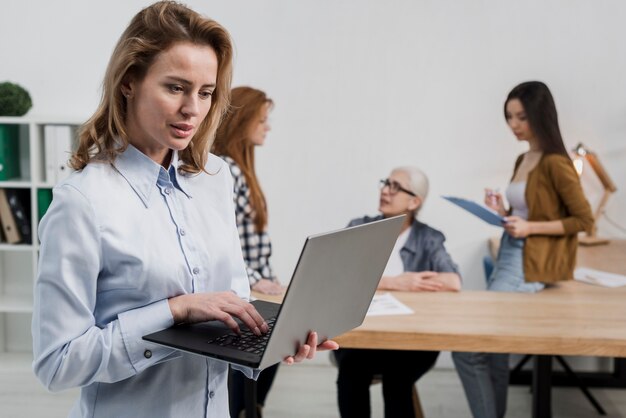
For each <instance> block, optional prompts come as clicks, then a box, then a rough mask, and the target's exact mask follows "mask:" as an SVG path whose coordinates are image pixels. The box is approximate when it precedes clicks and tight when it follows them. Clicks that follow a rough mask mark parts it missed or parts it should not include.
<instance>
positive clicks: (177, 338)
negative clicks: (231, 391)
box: [143, 300, 281, 369]
mask: <svg viewBox="0 0 626 418" xmlns="http://www.w3.org/2000/svg"><path fill="white" fill-rule="evenodd" d="M252 304H253V305H254V307H255V308H256V310H257V311H258V312H259V314H261V316H262V317H263V318H265V319H269V318H275V317H277V316H278V312H279V311H280V306H281V305H280V304H278V303H272V302H266V301H263V300H255V301H253V302H252ZM235 320H236V321H237V322H238V323H239V325H240V327H241V328H242V329H244V328H245V325H243V324H242V322H241V321H239V320H238V319H235ZM226 334H233V332H232V331H231V330H230V329H229V328H227V327H226V325H224V323H223V322H220V321H209V322H202V323H199V324H193V325H175V326H173V327H171V328H167V329H164V330H162V331H158V332H155V333H152V334H148V335H146V336H144V337H143V339H144V340H146V341H150V342H153V343H157V344H163V345H167V346H169V347H172V348H177V349H179V350H183V351H187V352H190V353H194V354H201V355H203V356H210V357H214V358H217V359H220V360H224V361H228V362H233V363H237V364H243V365H245V366H248V367H252V368H254V369H256V368H258V367H259V365H260V364H261V358H262V357H263V354H262V353H261V354H254V353H246V352H243V351H241V350H237V349H233V348H228V347H222V346H219V345H217V344H210V343H209V342H210V341H212V340H214V339H216V338H218V337H221V336H222V335H226Z"/></svg>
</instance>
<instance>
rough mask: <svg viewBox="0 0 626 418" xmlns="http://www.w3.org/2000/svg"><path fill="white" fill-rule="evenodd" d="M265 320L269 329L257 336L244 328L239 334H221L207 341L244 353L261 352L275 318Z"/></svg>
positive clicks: (270, 332) (268, 337)
mask: <svg viewBox="0 0 626 418" xmlns="http://www.w3.org/2000/svg"><path fill="white" fill-rule="evenodd" d="M265 322H267V326H268V327H269V331H268V332H267V333H266V334H262V335H260V336H257V335H255V334H254V333H253V332H252V331H250V330H249V329H246V330H245V331H243V330H242V332H241V335H237V334H226V335H222V336H221V337H218V338H215V339H214V340H211V341H209V344H217V345H219V346H221V347H227V348H232V349H235V350H239V351H244V352H246V353H252V354H261V353H263V350H265V346H266V345H267V341H268V340H269V339H270V335H271V334H272V329H273V328H274V323H275V322H276V318H275V317H274V318H269V319H267V320H266V321H265Z"/></svg>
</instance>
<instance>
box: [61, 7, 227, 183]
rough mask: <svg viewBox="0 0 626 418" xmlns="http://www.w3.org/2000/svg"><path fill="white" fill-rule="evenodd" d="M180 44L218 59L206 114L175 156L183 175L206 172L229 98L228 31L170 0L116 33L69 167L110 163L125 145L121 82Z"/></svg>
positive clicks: (135, 76)
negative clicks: (93, 107)
mask: <svg viewBox="0 0 626 418" xmlns="http://www.w3.org/2000/svg"><path fill="white" fill-rule="evenodd" d="M178 42H191V43H194V44H198V45H208V46H210V47H211V48H213V50H214V51H215V54H216V55H217V59H218V69H217V81H216V88H215V90H214V92H213V97H212V102H211V108H210V110H209V113H208V114H207V116H206V117H205V118H204V120H203V121H202V122H201V124H200V126H199V127H198V131H197V132H196V133H195V135H194V137H193V138H192V140H191V142H190V143H189V146H188V147H187V148H186V149H184V150H183V151H181V152H180V154H179V156H180V159H181V161H182V165H181V166H180V167H179V168H180V170H182V171H184V172H187V173H198V172H200V171H202V170H204V166H205V164H206V161H207V158H208V151H209V149H210V148H211V144H212V142H213V139H214V137H215V132H216V130H217V127H218V125H219V122H220V120H221V118H222V116H223V115H224V112H225V111H226V109H227V108H228V103H229V100H230V83H231V79H232V55H233V47H232V43H231V39H230V35H229V34H228V32H227V31H226V29H224V28H223V27H222V26H221V25H220V24H219V23H217V22H215V21H214V20H211V19H208V18H206V17H203V16H201V15H199V14H198V13H196V12H194V11H193V10H191V9H189V8H187V7H186V6H184V5H182V4H179V3H176V2H174V1H159V2H157V3H154V4H153V5H151V6H148V7H146V8H145V9H143V10H141V11H140V12H139V13H137V14H136V15H135V17H134V18H133V19H132V21H131V22H130V24H129V25H128V27H127V28H126V30H125V31H124V33H123V34H122V36H121V37H120V39H119V41H118V42H117V45H116V47H115V50H114V51H113V54H112V56H111V60H110V61H109V65H108V67H107V70H106V74H105V77H104V82H103V87H102V99H101V101H100V105H99V106H98V109H97V110H96V112H95V113H94V115H93V116H92V117H91V118H90V119H89V120H88V121H87V122H86V123H85V124H84V125H83V126H82V127H81V129H80V132H79V144H78V149H77V150H76V152H74V153H73V155H72V157H71V160H70V164H71V166H72V168H74V169H75V170H81V169H83V168H84V167H85V166H86V165H87V164H88V163H89V162H91V161H102V162H112V161H114V160H115V158H116V157H117V156H118V155H119V154H120V153H122V152H123V151H124V150H125V149H126V148H127V147H128V144H129V138H128V134H127V131H126V120H125V119H126V114H127V103H126V97H124V95H123V94H122V89H121V86H122V83H123V82H126V81H127V80H128V78H129V77H131V78H133V79H134V80H138V81H141V80H142V79H143V77H145V75H146V73H147V72H148V69H149V68H150V65H152V63H153V62H154V59H155V57H156V56H157V55H158V54H160V53H161V52H163V51H165V50H167V49H168V48H170V47H172V45H174V44H176V43H178Z"/></svg>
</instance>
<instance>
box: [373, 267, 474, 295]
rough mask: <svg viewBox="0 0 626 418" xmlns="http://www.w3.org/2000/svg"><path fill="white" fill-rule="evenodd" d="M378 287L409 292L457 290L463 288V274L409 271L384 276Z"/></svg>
mask: <svg viewBox="0 0 626 418" xmlns="http://www.w3.org/2000/svg"><path fill="white" fill-rule="evenodd" d="M378 289H379V290H399V291H407V292H440V291H451V292H457V291H459V290H461V276H459V275H458V274H457V273H447V272H446V273H437V272H435V271H420V272H413V271H407V272H404V273H402V274H399V275H397V276H383V277H382V279H381V280H380V283H379V284H378Z"/></svg>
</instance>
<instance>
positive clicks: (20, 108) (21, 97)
mask: <svg viewBox="0 0 626 418" xmlns="http://www.w3.org/2000/svg"><path fill="white" fill-rule="evenodd" d="M32 106H33V101H32V100H31V98H30V94H28V92H27V91H26V90H25V89H24V88H23V87H22V86H20V85H18V84H14V83H10V82H8V81H5V82H3V83H0V116H23V115H25V114H26V112H28V111H29V110H30V108H31V107H32Z"/></svg>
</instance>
